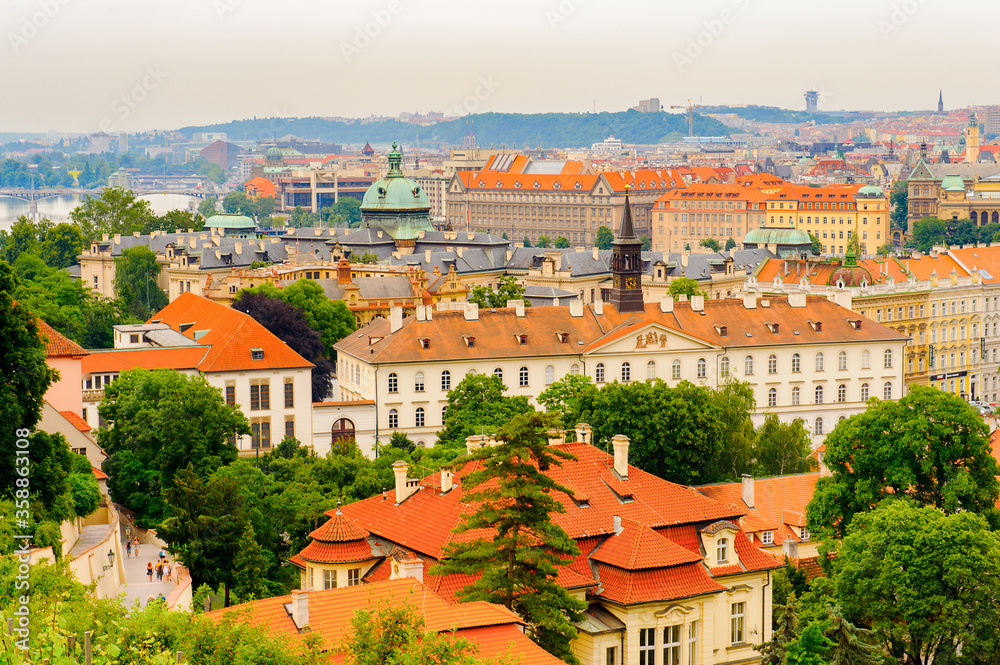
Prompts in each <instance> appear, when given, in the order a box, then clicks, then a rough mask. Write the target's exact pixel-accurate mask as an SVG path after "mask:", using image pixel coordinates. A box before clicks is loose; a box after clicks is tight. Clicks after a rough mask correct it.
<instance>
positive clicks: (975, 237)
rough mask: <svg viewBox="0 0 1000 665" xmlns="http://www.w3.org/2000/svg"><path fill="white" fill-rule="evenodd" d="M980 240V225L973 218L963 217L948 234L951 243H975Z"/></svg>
mask: <svg viewBox="0 0 1000 665" xmlns="http://www.w3.org/2000/svg"><path fill="white" fill-rule="evenodd" d="M977 242H979V227H978V226H976V225H975V224H974V223H973V222H972V220H971V219H962V220H959V221H958V223H956V224H955V226H954V228H953V229H952V230H951V232H950V233H949V234H948V244H949V245H974V244H975V243H977Z"/></svg>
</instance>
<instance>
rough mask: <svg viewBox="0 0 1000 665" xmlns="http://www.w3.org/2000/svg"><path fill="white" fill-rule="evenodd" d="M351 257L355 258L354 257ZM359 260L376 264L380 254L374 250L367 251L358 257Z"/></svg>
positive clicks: (359, 261)
mask: <svg viewBox="0 0 1000 665" xmlns="http://www.w3.org/2000/svg"><path fill="white" fill-rule="evenodd" d="M351 258H352V260H353V257H351ZM357 262H358V263H370V264H376V263H378V254H375V253H373V252H365V253H364V254H362V255H361V256H359V257H358V259H357Z"/></svg>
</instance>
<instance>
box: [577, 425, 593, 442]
mask: <svg viewBox="0 0 1000 665" xmlns="http://www.w3.org/2000/svg"><path fill="white" fill-rule="evenodd" d="M574 430H575V431H576V440H577V441H579V442H580V443H590V430H591V427H590V425H588V424H587V423H577V424H576V427H575V428H574Z"/></svg>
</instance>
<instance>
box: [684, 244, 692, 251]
mask: <svg viewBox="0 0 1000 665" xmlns="http://www.w3.org/2000/svg"><path fill="white" fill-rule="evenodd" d="M684 251H685V252H690V251H691V243H689V242H686V243H684Z"/></svg>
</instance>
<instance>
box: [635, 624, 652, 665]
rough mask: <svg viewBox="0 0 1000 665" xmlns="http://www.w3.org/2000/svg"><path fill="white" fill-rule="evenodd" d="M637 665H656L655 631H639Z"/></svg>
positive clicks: (644, 629) (641, 629)
mask: <svg viewBox="0 0 1000 665" xmlns="http://www.w3.org/2000/svg"><path fill="white" fill-rule="evenodd" d="M639 665H656V629H655V628H640V629H639Z"/></svg>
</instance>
